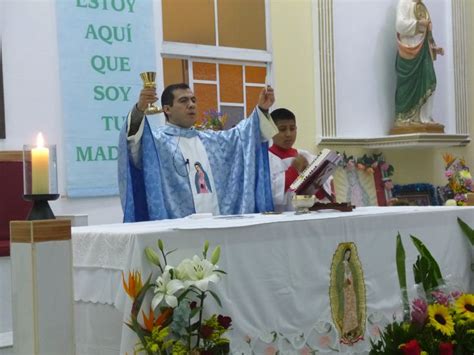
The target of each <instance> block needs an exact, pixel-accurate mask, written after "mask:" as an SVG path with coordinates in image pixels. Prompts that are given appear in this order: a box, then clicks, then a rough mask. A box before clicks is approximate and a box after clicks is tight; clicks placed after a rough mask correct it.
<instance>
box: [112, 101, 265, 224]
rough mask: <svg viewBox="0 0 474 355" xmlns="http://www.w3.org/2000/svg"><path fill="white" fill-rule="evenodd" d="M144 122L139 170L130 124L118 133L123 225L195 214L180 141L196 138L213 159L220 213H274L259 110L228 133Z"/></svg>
mask: <svg viewBox="0 0 474 355" xmlns="http://www.w3.org/2000/svg"><path fill="white" fill-rule="evenodd" d="M144 119H145V126H144V130H143V136H142V138H141V145H140V149H141V154H140V156H141V162H140V164H138V165H140V166H139V167H136V166H135V164H134V163H133V162H132V158H131V154H130V148H129V147H128V146H127V124H125V125H124V127H123V128H122V131H121V133H120V141H119V161H118V178H119V188H120V198H121V202H122V208H123V211H124V222H138V221H148V220H156V219H169V218H181V217H185V216H188V215H190V214H193V213H195V211H196V209H195V206H194V200H193V194H192V190H191V186H190V179H189V169H190V167H189V164H187V160H186V159H185V157H183V154H182V152H181V150H180V148H179V140H180V139H181V138H191V137H195V136H197V137H198V138H199V139H200V140H201V142H202V144H203V146H204V148H205V150H206V152H207V155H208V158H209V163H210V166H211V169H212V174H213V177H214V183H215V190H216V191H215V192H216V194H217V200H218V205H219V210H220V213H221V214H224V215H229V214H241V213H254V212H263V211H272V210H273V202H272V194H271V185H270V184H271V182H270V174H269V164H268V144H267V143H266V142H264V141H263V140H264V139H263V137H262V135H261V131H260V121H259V114H258V112H257V109H255V110H254V112H253V113H252V115H251V116H250V117H249V118H247V119H244V120H242V121H241V122H240V123H239V124H238V125H237V126H235V127H233V128H232V129H230V130H227V131H217V132H216V131H211V130H206V131H199V130H196V129H194V128H180V127H177V126H173V125H164V126H160V127H158V128H153V129H152V128H151V127H150V125H149V124H148V122H147V121H146V119H147V118H146V117H145V118H144Z"/></svg>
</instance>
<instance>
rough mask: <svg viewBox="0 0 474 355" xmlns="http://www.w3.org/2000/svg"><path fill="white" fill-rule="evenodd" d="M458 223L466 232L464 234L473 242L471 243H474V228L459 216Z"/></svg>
mask: <svg viewBox="0 0 474 355" xmlns="http://www.w3.org/2000/svg"><path fill="white" fill-rule="evenodd" d="M458 223H459V226H460V227H461V229H462V231H463V232H464V235H465V236H466V237H467V239H468V240H469V241H470V242H471V245H474V230H473V229H472V228H471V227H469V225H468V224H467V223H466V222H464V221H463V220H462V219H461V218H459V217H458Z"/></svg>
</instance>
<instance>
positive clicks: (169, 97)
mask: <svg viewBox="0 0 474 355" xmlns="http://www.w3.org/2000/svg"><path fill="white" fill-rule="evenodd" d="M188 89H190V87H189V85H188V84H186V83H179V84H171V85H168V86H167V87H166V88H165V90H163V93H162V94H161V105H162V106H165V105H168V106H173V101H174V91H175V90H188ZM163 113H164V112H163ZM164 114H165V116H166V119H167V120H168V116H167V115H166V113H164Z"/></svg>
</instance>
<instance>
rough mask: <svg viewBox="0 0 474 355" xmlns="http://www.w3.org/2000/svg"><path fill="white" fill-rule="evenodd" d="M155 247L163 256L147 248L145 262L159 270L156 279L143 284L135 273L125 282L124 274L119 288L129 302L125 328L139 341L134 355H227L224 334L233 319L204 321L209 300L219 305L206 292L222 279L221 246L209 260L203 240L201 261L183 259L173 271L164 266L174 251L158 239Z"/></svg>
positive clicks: (212, 293)
mask: <svg viewBox="0 0 474 355" xmlns="http://www.w3.org/2000/svg"><path fill="white" fill-rule="evenodd" d="M158 248H159V252H160V253H161V257H160V256H159V254H158V253H157V252H156V251H155V250H154V249H153V248H150V247H147V248H145V255H146V257H147V259H148V261H149V262H150V263H151V264H152V265H154V266H155V267H156V268H157V269H158V270H157V271H158V273H159V276H158V277H156V279H155V278H154V277H153V276H152V275H150V276H149V277H148V279H147V280H146V281H145V283H143V282H142V276H141V273H140V272H139V271H133V272H129V275H128V280H127V281H126V280H125V276H124V275H123V273H122V283H123V287H124V289H125V291H126V293H127V294H128V295H129V296H130V298H131V299H132V301H133V304H132V310H131V314H130V321H129V322H128V323H126V324H127V325H128V327H129V328H130V329H132V330H133V331H134V332H135V333H136V334H137V337H138V339H139V342H138V344H137V346H136V348H135V349H134V353H139V352H145V353H146V354H147V355H189V354H200V355H212V354H228V353H229V339H227V338H226V337H225V336H224V335H225V333H226V332H227V330H228V329H229V328H230V326H231V322H232V319H231V318H230V317H227V316H224V315H221V314H219V315H217V314H213V315H211V316H210V317H209V318H208V319H205V318H204V316H203V310H204V301H205V299H206V298H207V296H209V295H210V296H211V297H212V298H214V300H215V301H216V302H217V303H218V304H219V305H221V301H220V300H219V297H218V296H217V294H216V293H215V292H213V291H212V290H210V289H209V284H210V283H216V282H218V281H219V280H220V279H221V277H222V275H223V274H225V272H224V271H222V270H220V269H219V267H218V266H217V262H218V261H219V257H220V247H219V246H218V247H216V248H215V249H214V251H213V253H212V255H211V257H210V259H209V260H208V259H207V252H208V249H209V243H208V242H207V241H206V243H205V244H204V248H203V252H202V257H199V256H197V255H195V256H194V257H193V258H192V259H184V260H183V261H181V263H179V265H178V266H176V267H173V266H171V265H169V264H168V262H167V256H168V255H169V254H170V253H172V252H173V251H169V252H168V251H166V250H165V248H164V245H163V242H162V241H161V240H158ZM152 279H155V281H154V282H153V281H152ZM148 294H149V295H150V296H151V297H152V300H151V304H150V305H148V307H145V308H146V309H147V311H146V312H145V311H143V310H141V309H142V305H143V302H144V300H145V299H147V300H148V299H149V297H146V296H147V295H148ZM140 310H141V317H140ZM140 318H141V320H140Z"/></svg>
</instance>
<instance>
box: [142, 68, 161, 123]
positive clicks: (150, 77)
mask: <svg viewBox="0 0 474 355" xmlns="http://www.w3.org/2000/svg"><path fill="white" fill-rule="evenodd" d="M140 78H142V81H143V88H144V89H147V88H153V89H155V88H156V82H155V79H156V72H154V71H146V72H143V73H140ZM161 112H163V109H162V108H161V107H158V106H156V105H155V104H148V107H147V108H146V109H145V114H146V115H155V114H157V113H161Z"/></svg>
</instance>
